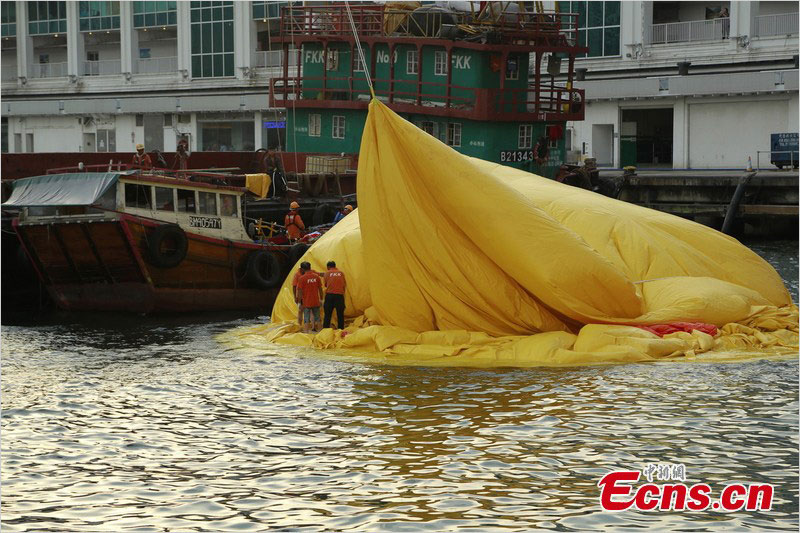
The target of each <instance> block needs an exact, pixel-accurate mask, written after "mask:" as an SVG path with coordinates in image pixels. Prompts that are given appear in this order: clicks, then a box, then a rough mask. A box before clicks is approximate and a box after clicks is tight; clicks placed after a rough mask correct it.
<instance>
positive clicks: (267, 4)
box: [253, 0, 289, 22]
mask: <svg viewBox="0 0 800 533" xmlns="http://www.w3.org/2000/svg"><path fill="white" fill-rule="evenodd" d="M288 5H289V2H275V1H274V0H266V1H265V0H260V1H259V0H257V1H255V2H253V18H254V19H262V20H264V19H274V18H278V17H280V16H281V8H282V7H284V6H288ZM264 22H266V20H264Z"/></svg>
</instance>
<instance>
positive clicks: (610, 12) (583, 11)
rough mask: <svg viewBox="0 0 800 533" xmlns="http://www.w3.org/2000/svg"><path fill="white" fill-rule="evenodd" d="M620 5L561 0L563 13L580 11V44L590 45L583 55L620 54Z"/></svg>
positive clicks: (560, 5) (560, 7)
mask: <svg viewBox="0 0 800 533" xmlns="http://www.w3.org/2000/svg"><path fill="white" fill-rule="evenodd" d="M619 6H620V2H594V1H593V2H585V1H583V2H559V6H558V7H559V11H561V12H562V13H578V44H579V45H580V46H588V47H589V54H588V55H586V56H583V57H603V56H618V55H620V52H619V48H620V47H619V43H620V33H619V27H620V24H619ZM577 57H581V56H577Z"/></svg>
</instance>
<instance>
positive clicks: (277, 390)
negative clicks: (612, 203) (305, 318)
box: [1, 241, 800, 531]
mask: <svg viewBox="0 0 800 533" xmlns="http://www.w3.org/2000/svg"><path fill="white" fill-rule="evenodd" d="M749 245H750V246H751V247H752V248H753V249H754V250H755V251H757V252H758V253H760V254H761V255H762V256H763V257H765V258H766V259H767V260H768V261H769V262H770V263H772V264H773V265H774V266H775V267H776V268H777V269H778V271H779V272H780V273H781V275H782V276H783V277H784V279H785V280H786V283H787V286H789V288H790V290H791V292H792V295H793V298H794V299H795V301H797V290H798V253H797V252H798V249H797V242H796V241H788V242H787V241H773V242H758V243H749ZM263 320H264V317H255V316H245V317H243V316H241V315H230V314H227V315H202V316H190V317H171V318H170V317H135V316H129V315H91V314H89V315H87V314H84V315H68V314H59V313H53V314H49V315H46V316H38V317H7V316H4V317H3V327H2V472H1V473H2V528H3V530H4V531H128V530H131V531H132V530H136V531H257V530H267V529H287V530H291V531H301V530H302V531H306V530H308V531H318V530H333V531H343V530H363V531H426V530H427V531H459V530H462V529H468V528H473V529H477V530H481V531H484V530H493V529H510V530H531V529H552V530H559V531H573V530H577V531H581V530H595V529H608V530H618V529H624V528H630V529H633V528H636V529H642V528H657V529H662V530H663V529H672V530H675V529H681V530H691V531H729V530H742V529H752V530H764V529H775V530H791V531H796V530H797V528H798V489H799V488H800V487H798V362H797V360H789V361H753V362H745V363H735V364H734V363H729V364H678V363H655V364H636V365H611V366H598V367H576V368H560V369H548V368H539V369H526V370H519V369H494V370H475V369H452V368H451V369H441V368H420V367H392V366H385V365H378V364H360V363H352V362H343V361H336V360H329V359H321V358H318V357H315V355H314V352H313V351H311V350H308V349H304V348H296V347H292V348H287V347H279V346H274V347H273V349H272V350H271V353H269V354H266V355H258V356H255V355H252V354H249V353H244V352H240V351H237V350H231V349H228V348H226V347H224V346H221V345H220V344H218V343H217V342H216V341H215V340H214V336H215V335H216V334H218V333H222V332H224V331H227V330H229V329H230V328H233V327H237V326H241V325H249V324H254V323H257V322H259V321H262V322H263ZM665 463H672V464H683V465H684V466H685V468H686V478H687V484H689V485H691V484H694V483H703V482H704V483H708V484H709V485H710V486H711V487H712V490H713V492H712V498H714V497H717V496H718V495H719V493H720V491H721V490H722V488H723V487H724V486H725V485H726V484H728V483H733V482H742V483H745V484H747V483H772V484H774V486H775V499H774V502H773V506H772V510H771V511H768V512H766V511H764V512H735V513H724V512H717V511H703V512H695V513H688V512H683V513H679V512H639V511H626V512H622V513H604V512H602V511H601V509H600V506H599V501H598V497H599V490H598V487H597V482H598V481H599V480H600V478H601V477H602V476H603V475H604V474H605V473H607V472H608V471H610V470H616V469H624V470H642V469H644V468H645V466H646V465H648V464H665Z"/></svg>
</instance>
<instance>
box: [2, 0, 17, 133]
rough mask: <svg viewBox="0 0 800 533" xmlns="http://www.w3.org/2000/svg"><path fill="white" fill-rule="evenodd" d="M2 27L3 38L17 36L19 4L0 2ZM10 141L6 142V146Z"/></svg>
mask: <svg viewBox="0 0 800 533" xmlns="http://www.w3.org/2000/svg"><path fill="white" fill-rule="evenodd" d="M0 23H2V24H0V26H2V35H3V37H14V36H15V35H17V3H16V2H0ZM7 143H8V141H6V144H7Z"/></svg>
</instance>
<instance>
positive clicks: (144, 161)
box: [131, 144, 153, 170]
mask: <svg viewBox="0 0 800 533" xmlns="http://www.w3.org/2000/svg"><path fill="white" fill-rule="evenodd" d="M131 164H132V165H133V166H135V167H139V168H141V169H142V170H150V169H151V168H153V161H152V160H151V159H150V156H149V155H148V154H146V153H145V152H144V145H143V144H137V145H136V153H135V154H133V161H131Z"/></svg>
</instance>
